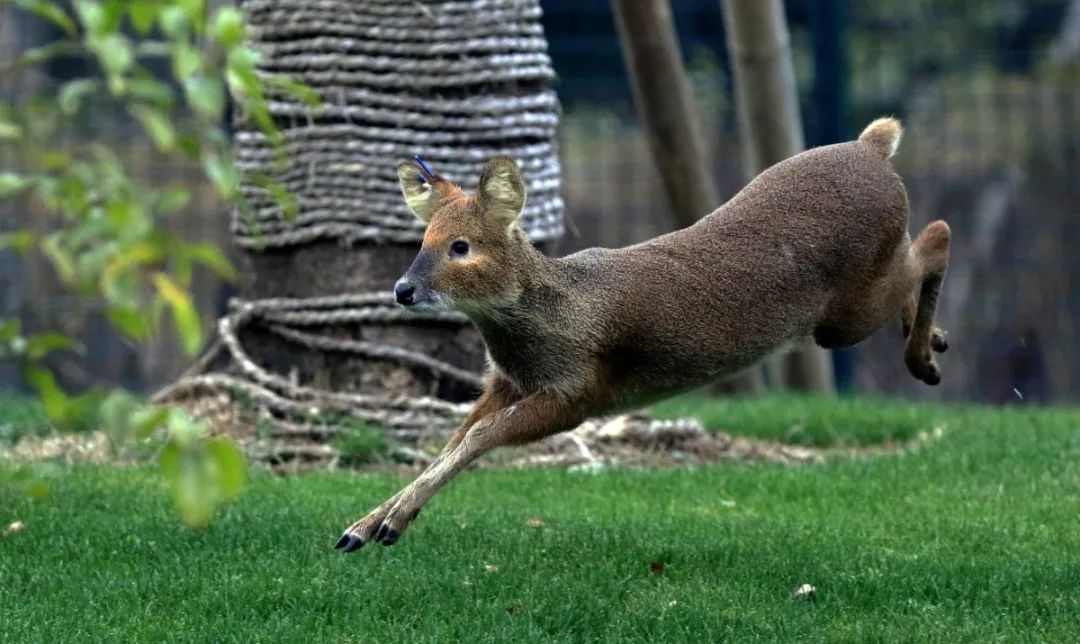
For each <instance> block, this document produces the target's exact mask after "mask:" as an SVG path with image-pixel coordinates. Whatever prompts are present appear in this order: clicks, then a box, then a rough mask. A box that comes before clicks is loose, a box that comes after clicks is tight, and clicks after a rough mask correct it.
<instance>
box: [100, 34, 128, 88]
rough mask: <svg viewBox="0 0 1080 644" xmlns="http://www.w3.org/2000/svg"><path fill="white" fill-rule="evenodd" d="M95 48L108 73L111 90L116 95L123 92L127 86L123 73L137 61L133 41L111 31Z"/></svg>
mask: <svg viewBox="0 0 1080 644" xmlns="http://www.w3.org/2000/svg"><path fill="white" fill-rule="evenodd" d="M94 49H95V50H96V51H97V55H98V59H99V60H100V61H101V66H102V67H104V68H105V71H106V72H107V73H108V80H109V90H110V91H111V92H112V93H113V94H114V95H115V94H120V93H122V92H123V91H124V89H125V88H126V86H127V84H126V79H125V78H124V77H123V75H124V74H125V73H126V72H127V71H128V70H129V69H130V68H131V65H132V64H133V63H134V62H135V55H134V54H133V53H132V51H131V43H129V42H128V39H127V38H125V37H124V36H122V35H120V34H118V33H111V34H108V35H107V36H105V37H103V38H102V39H101V41H100V42H98V43H97V44H96V46H95V47H94Z"/></svg>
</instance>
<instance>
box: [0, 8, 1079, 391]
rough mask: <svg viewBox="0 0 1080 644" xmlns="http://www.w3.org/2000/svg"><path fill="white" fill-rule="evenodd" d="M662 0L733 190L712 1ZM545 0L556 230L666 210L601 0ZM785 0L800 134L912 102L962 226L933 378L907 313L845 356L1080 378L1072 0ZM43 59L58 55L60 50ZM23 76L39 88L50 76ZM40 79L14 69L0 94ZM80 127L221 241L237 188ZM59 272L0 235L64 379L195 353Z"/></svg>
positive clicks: (168, 369) (637, 227)
mask: <svg viewBox="0 0 1080 644" xmlns="http://www.w3.org/2000/svg"><path fill="white" fill-rule="evenodd" d="M1074 4H1075V3H1074ZM672 6H673V10H674V13H675V18H676V23H677V25H678V28H679V32H680V41H681V45H682V48H683V54H684V57H685V58H686V60H687V64H688V67H689V69H690V71H691V75H692V79H693V82H694V88H695V99H696V101H697V103H698V105H699V107H700V111H701V119H702V123H703V128H702V131H703V135H704V136H705V137H707V144H708V145H707V147H708V149H709V153H710V158H711V164H712V171H713V174H714V176H715V177H716V179H717V183H718V186H719V187H720V190H721V194H722V195H723V196H724V197H725V198H727V197H729V196H731V195H733V194H734V193H735V192H736V191H737V190H738V189H739V187H741V186H742V185H743V184H744V183H745V181H746V177H744V176H743V171H742V167H743V166H742V162H741V161H742V157H741V151H740V149H739V141H738V136H737V128H736V122H735V114H734V103H733V101H732V100H731V85H732V83H731V77H730V74H729V71H728V69H727V63H726V55H725V49H724V47H725V45H724V37H723V23H722V16H721V15H720V10H719V7H720V2H718V1H717V0H673V2H672ZM545 10H546V12H547V13H546V16H545V27H546V29H547V36H548V39H549V43H550V50H551V54H552V58H553V60H554V64H555V69H556V71H557V72H558V73H559V75H560V77H561V79H560V84H559V86H558V90H559V92H560V97H561V99H562V101H563V105H564V116H563V122H562V127H561V135H560V141H561V159H562V162H563V182H564V195H565V199H566V203H567V209H566V216H567V227H568V231H569V232H568V234H567V236H566V238H564V240H563V242H562V244H561V247H560V251H561V252H569V251H572V250H574V249H577V248H582V247H587V246H592V245H604V246H618V245H624V244H628V243H633V242H637V241H640V240H643V239H646V238H648V237H650V236H653V235H655V234H658V233H661V232H664V231H666V230H669V229H670V228H671V225H672V224H671V219H670V217H669V216H668V213H667V212H666V206H665V204H664V199H663V197H662V194H661V192H660V184H659V181H658V179H657V176H656V172H655V169H654V168H653V165H652V161H651V159H650V157H649V154H648V149H647V145H646V143H645V139H644V137H643V135H642V133H641V132H640V130H639V128H638V127H637V124H636V118H635V115H634V111H633V105H632V103H631V99H630V90H629V84H628V81H627V78H626V73H625V67H624V65H623V61H622V57H621V52H620V50H619V46H618V40H617V37H616V34H615V31H614V20H613V18H612V15H611V12H610V8H609V6H608V3H607V2H606V0H578V1H577V2H574V3H560V2H548V3H545ZM0 11H8V12H10V11H11V10H10V9H3V10H0ZM787 11H788V18H789V22H790V27H791V32H792V44H793V48H794V52H795V65H796V75H797V77H798V80H799V83H800V92H801V96H802V108H803V120H804V124H805V130H806V135H807V143H808V144H810V145H818V144H825V143H830V142H834V141H838V140H846V139H849V138H852V137H854V136H855V135H857V134H858V132H859V130H860V129H861V128H862V127H863V126H864V125H865V124H866V123H868V122H869V121H870V120H871V119H872V118H874V117H876V116H879V115H882V114H895V115H897V116H900V117H901V118H902V119H903V120H904V122H905V125H906V127H907V137H906V138H905V140H904V142H903V144H902V145H901V148H900V152H899V155H898V157H897V159H896V166H897V169H898V171H899V172H900V174H901V175H902V176H903V178H904V180H905V182H906V183H907V185H908V189H909V192H910V196H911V203H912V208H913V212H914V221H913V224H912V226H913V229H916V228H917V227H921V226H922V225H925V223H927V222H928V221H930V220H931V219H935V218H939V217H943V218H946V219H947V220H948V221H949V223H950V225H952V227H953V230H954V242H953V259H952V264H951V272H950V274H949V276H948V278H947V279H946V284H945V289H944V292H943V295H942V304H941V308H940V309H939V321H940V323H941V324H942V326H944V327H946V328H947V329H948V330H949V331H950V344H951V349H950V352H949V353H948V354H946V356H945V357H944V358H943V361H942V362H943V369H944V374H945V378H944V382H943V383H942V385H941V386H940V387H938V388H936V389H929V388H926V387H925V386H922V385H919V384H918V383H916V382H915V381H914V380H913V379H912V378H910V376H908V375H907V373H906V370H905V368H904V366H903V362H902V359H901V353H902V348H901V347H902V343H901V340H900V338H899V323H897V324H896V325H895V328H890V329H886V330H884V331H882V332H880V333H879V334H877V335H876V336H875V337H874V338H872V339H871V340H869V341H868V342H867V343H864V344H863V345H860V347H859V348H858V349H857V350H855V352H854V353H853V354H848V360H846V361H842V362H843V364H851V363H852V360H851V359H850V358H851V357H852V356H854V358H855V359H854V361H853V362H854V365H855V367H854V372H853V376H852V372H851V371H850V370H844V371H843V374H844V375H847V376H850V377H853V382H852V384H853V386H854V387H855V389H857V390H858V391H863V392H875V393H889V394H904V395H910V396H918V397H924V398H931V397H933V398H938V397H945V398H950V399H977V400H985V401H993V402H1021V401H1033V400H1035V401H1063V400H1074V401H1075V400H1077V399H1078V398H1080V361H1078V360H1076V357H1077V356H1080V337H1078V335H1080V325H1078V324H1077V321H1078V320H1080V259H1078V258H1077V255H1076V253H1074V252H1073V251H1072V249H1073V248H1077V247H1078V243H1080V206H1078V204H1080V181H1078V178H1080V60H1078V58H1077V52H1075V51H1072V50H1071V49H1070V45H1069V43H1070V42H1071V41H1070V38H1073V39H1076V36H1075V35H1073V36H1070V34H1072V33H1073V32H1074V31H1075V30H1078V29H1080V25H1073V26H1072V27H1069V20H1068V19H1067V18H1068V16H1070V15H1071V14H1070V2H1069V1H1068V0H1045V1H1043V0H1037V1H1028V2H1020V1H1019V0H968V1H959V0H919V1H913V0H908V1H904V2H901V1H893V0H888V1H882V2H875V3H854V2H842V1H840V0H821V1H811V0H800V1H791V2H788V3H787ZM1072 11H1074V12H1076V11H1078V10H1077V9H1076V8H1072ZM15 15H17V14H13V15H9V16H8V17H7V19H6V21H4V22H3V23H2V24H3V26H2V27H0V56H3V57H5V58H10V57H11V56H12V52H15V51H18V50H19V49H20V48H23V47H26V46H29V45H31V44H35V43H37V44H40V42H41V41H42V40H43V39H47V38H48V37H49V34H48V33H47V32H41V31H38V32H34V31H30V30H28V29H27V28H26V24H23V23H22V22H21V21H19V20H13V19H12V18H13V17H14V16H15ZM1073 22H1074V23H1076V22H1080V20H1074V21H1073ZM51 73H52V75H53V76H55V77H62V76H63V74H64V69H62V68H59V69H52V70H51ZM20 82H21V83H23V84H24V85H25V84H27V83H31V82H32V83H36V84H37V89H40V88H41V87H48V86H50V83H51V82H52V81H51V79H50V78H47V77H46V78H37V79H29V80H27V79H25V78H23V79H22V80H21V81H20ZM33 89H35V88H34V87H27V86H19V87H14V86H11V84H10V83H8V84H7V85H5V86H4V87H3V88H2V90H0V95H2V96H3V97H4V98H10V97H12V96H13V95H14V94H15V93H16V92H25V91H31V90H33ZM83 132H84V135H85V136H86V137H93V138H94V140H96V141H101V140H105V141H109V142H110V143H111V144H112V147H114V149H116V151H117V153H118V154H119V155H120V156H121V157H122V158H124V159H126V160H128V161H130V162H131V163H132V165H133V167H137V168H139V169H140V171H141V172H144V173H145V176H146V179H147V180H148V181H152V182H158V183H186V184H188V185H189V186H190V187H191V188H192V190H193V193H194V195H195V198H194V199H193V200H192V202H191V204H189V206H188V207H187V208H186V209H185V210H184V211H183V212H181V213H179V214H178V215H177V216H176V217H175V219H174V222H173V225H175V226H176V227H177V229H178V230H180V231H182V232H183V233H184V234H185V235H187V236H189V237H194V238H198V239H202V240H205V241H212V242H215V243H219V244H221V245H223V246H225V247H228V245H229V242H228V231H227V226H228V221H229V218H228V216H227V209H226V207H224V206H223V205H222V204H220V203H218V202H216V201H215V200H214V198H213V195H212V191H211V190H210V189H209V187H204V186H200V185H198V183H197V182H198V176H199V174H198V172H197V171H195V169H193V168H185V167H176V166H174V165H167V164H165V163H163V162H162V161H161V160H160V159H157V158H156V157H155V155H154V154H153V152H152V151H151V150H150V146H149V145H148V144H143V143H140V142H138V137H137V136H134V134H133V132H134V131H132V135H131V136H128V134H129V133H128V132H127V131H125V130H123V129H118V128H117V127H113V126H108V128H107V131H105V130H103V129H102V128H97V127H86V128H83ZM78 144H80V140H79V139H78V137H75V138H73V141H72V145H78ZM419 152H422V151H419ZM0 162H3V163H4V164H8V163H15V162H16V160H13V159H0ZM0 208H2V210H0V230H4V229H9V228H14V227H17V226H21V225H24V222H25V221H27V219H28V218H31V219H32V220H33V221H34V225H35V226H38V227H41V228H45V227H47V226H48V215H47V214H45V213H42V212H39V211H38V210H37V209H35V206H34V204H32V203H31V204H12V203H6V204H4V205H3V206H0ZM1074 278H1075V279H1074ZM388 287H389V285H388ZM229 288H230V287H228V286H227V285H223V284H221V283H220V282H218V281H216V280H215V279H213V278H210V277H207V278H205V279H203V280H201V281H200V282H199V283H198V284H197V285H196V289H195V291H196V295H197V299H198V301H199V303H200V304H201V306H202V310H204V311H205V312H206V314H207V321H208V322H209V320H210V319H212V318H213V316H214V315H215V314H216V313H217V312H218V311H219V310H221V307H222V306H223V304H224V301H225V298H226V296H227V294H228V292H229ZM59 293H60V291H59V289H58V288H57V286H56V282H55V280H54V278H53V277H52V275H51V272H50V270H49V269H48V266H47V265H46V264H45V263H44V262H41V261H37V260H35V261H30V262H23V261H22V260H19V259H18V258H17V257H14V256H11V255H0V314H9V315H18V316H20V317H22V318H23V319H24V322H25V323H26V324H28V325H29V326H30V327H31V328H34V327H36V328H45V327H48V328H61V329H63V330H65V331H66V332H68V333H71V334H73V335H75V336H77V337H81V338H82V339H83V340H84V342H85V343H86V345H87V347H88V352H89V355H88V356H87V357H88V358H89V359H79V360H65V361H61V362H60V363H59V364H57V365H56V366H57V367H58V369H59V371H60V375H61V377H62V378H63V380H64V381H65V382H66V383H67V384H68V385H70V386H74V387H76V388H77V387H81V386H86V385H88V384H90V383H92V382H94V381H96V380H101V379H104V380H106V381H108V382H120V383H123V384H125V385H127V386H129V387H134V388H136V389H147V388H151V387H153V386H155V385H157V384H160V383H163V382H165V381H167V380H168V379H170V378H172V377H173V376H175V375H176V374H177V373H179V371H181V370H182V369H183V367H184V363H185V360H184V359H183V358H182V357H181V356H180V355H179V353H178V351H177V350H176V348H175V347H174V346H173V345H172V340H171V337H170V336H169V335H168V334H165V335H164V336H163V337H162V339H161V340H159V341H155V342H154V343H153V344H151V345H150V346H148V347H133V346H130V345H127V344H125V343H124V342H123V341H121V340H120V339H118V338H116V337H115V336H114V335H112V334H111V333H110V332H109V330H108V328H107V325H106V324H105V322H104V318H103V316H102V315H101V313H100V311H99V310H98V306H97V303H96V302H94V301H90V300H85V299H82V298H78V297H73V296H67V295H64V296H61V295H59ZM18 385H19V382H18V374H16V373H12V372H5V371H3V368H2V367H0V387H8V386H18Z"/></svg>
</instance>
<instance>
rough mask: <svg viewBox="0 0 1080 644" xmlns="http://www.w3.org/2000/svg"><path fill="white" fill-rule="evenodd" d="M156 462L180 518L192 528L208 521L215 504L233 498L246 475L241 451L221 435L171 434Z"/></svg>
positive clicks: (205, 524)
mask: <svg viewBox="0 0 1080 644" xmlns="http://www.w3.org/2000/svg"><path fill="white" fill-rule="evenodd" d="M159 463H160V465H161V472H162V474H163V475H164V477H165V482H166V485H167V487H168V489H169V495H170V496H171V497H172V500H173V504H174V506H175V507H176V509H177V511H179V513H180V518H181V519H182V520H183V521H184V523H186V524H187V525H188V526H190V527H192V528H195V529H202V528H205V527H206V526H207V525H209V523H210V520H211V519H212V518H213V516H214V512H216V511H217V509H218V507H219V506H220V505H221V504H222V503H224V502H227V501H229V500H231V499H233V498H235V497H236V495H237V494H239V493H240V491H241V489H242V488H243V485H244V481H245V479H246V478H247V462H246V460H245V458H244V454H243V452H241V451H240V449H239V448H238V447H237V446H236V444H235V443H233V442H232V441H230V440H228V439H227V438H224V437H215V438H211V439H209V440H206V441H205V442H204V441H202V440H198V439H195V440H186V441H185V440H182V439H178V438H177V437H175V436H174V437H173V438H171V439H170V440H169V442H168V443H166V445H165V447H164V448H163V449H162V451H161V456H160V460H159Z"/></svg>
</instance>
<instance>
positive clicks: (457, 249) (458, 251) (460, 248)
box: [450, 239, 469, 257]
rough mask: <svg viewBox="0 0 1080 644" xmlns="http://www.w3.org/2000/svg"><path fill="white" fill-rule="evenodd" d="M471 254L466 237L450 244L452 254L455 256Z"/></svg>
mask: <svg viewBox="0 0 1080 644" xmlns="http://www.w3.org/2000/svg"><path fill="white" fill-rule="evenodd" d="M468 254H469V242H467V241H465V240H464V239H458V240H455V241H454V242H453V243H451V244H450V255H451V256H454V257H464V256H466V255H468Z"/></svg>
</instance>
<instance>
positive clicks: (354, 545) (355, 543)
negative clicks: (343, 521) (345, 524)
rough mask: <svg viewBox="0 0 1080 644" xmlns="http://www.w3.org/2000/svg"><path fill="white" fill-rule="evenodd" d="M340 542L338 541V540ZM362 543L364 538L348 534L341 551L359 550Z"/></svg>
mask: <svg viewBox="0 0 1080 644" xmlns="http://www.w3.org/2000/svg"><path fill="white" fill-rule="evenodd" d="M339 543H340V542H339ZM363 545H364V540H363V539H361V538H360V537H358V536H356V535H355V534H350V535H348V542H346V543H345V546H344V548H343V549H342V552H352V551H353V550H359V549H360V548H361V547H362V546H363Z"/></svg>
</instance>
